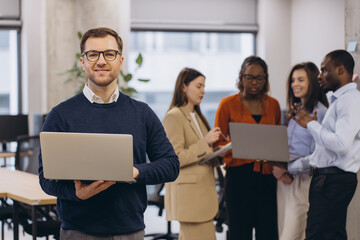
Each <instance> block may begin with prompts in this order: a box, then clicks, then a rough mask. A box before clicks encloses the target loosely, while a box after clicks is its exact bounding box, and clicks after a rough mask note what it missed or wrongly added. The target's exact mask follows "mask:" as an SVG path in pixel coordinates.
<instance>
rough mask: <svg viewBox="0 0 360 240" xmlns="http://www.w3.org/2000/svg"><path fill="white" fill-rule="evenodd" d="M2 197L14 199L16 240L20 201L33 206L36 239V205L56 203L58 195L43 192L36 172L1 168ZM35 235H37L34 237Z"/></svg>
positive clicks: (17, 237) (16, 239) (0, 190)
mask: <svg viewBox="0 0 360 240" xmlns="http://www.w3.org/2000/svg"><path fill="white" fill-rule="evenodd" d="M0 197H8V198H10V199H12V200H14V214H13V221H14V240H18V239H19V212H18V202H21V203H25V204H27V205H29V206H31V207H32V218H33V219H32V220H33V225H32V231H33V239H36V235H37V234H36V233H37V226H36V207H37V206H44V205H54V204H56V197H53V196H50V195H47V194H46V193H44V192H43V190H42V189H41V187H40V184H39V178H38V176H37V175H35V174H31V173H27V172H22V171H17V170H10V169H6V168H0ZM34 236H35V237H34Z"/></svg>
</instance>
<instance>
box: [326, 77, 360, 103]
mask: <svg viewBox="0 0 360 240" xmlns="http://www.w3.org/2000/svg"><path fill="white" fill-rule="evenodd" d="M356 87H357V86H356V83H354V82H351V83H348V84H345V85H344V86H342V87H341V88H339V89H338V90H336V91H335V92H334V94H333V95H332V96H331V101H330V102H334V101H335V100H336V99H337V98H339V97H340V96H341V95H343V94H344V93H346V92H347V91H350V90H352V89H356Z"/></svg>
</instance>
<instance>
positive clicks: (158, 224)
mask: <svg viewBox="0 0 360 240" xmlns="http://www.w3.org/2000/svg"><path fill="white" fill-rule="evenodd" d="M145 224H146V229H145V233H146V234H149V233H165V232H166V231H167V223H166V220H165V216H161V217H159V216H158V208H157V207H155V206H149V207H148V208H147V210H146V212H145ZM171 228H172V229H171V230H172V232H173V233H178V232H179V224H178V223H177V222H172V224H171ZM225 231H226V225H224V232H222V233H216V239H217V240H226V235H225ZM19 232H20V234H19V240H31V239H32V236H30V235H28V234H26V233H23V231H22V229H21V226H20V230H19ZM12 239H13V232H12V231H11V230H9V229H7V227H5V240H12ZM38 239H39V240H45V239H46V238H45V237H43V238H38ZM49 239H50V240H53V238H52V237H50V238H49ZM146 239H151V238H146Z"/></svg>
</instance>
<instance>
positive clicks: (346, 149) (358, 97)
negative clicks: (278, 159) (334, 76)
mask: <svg viewBox="0 0 360 240" xmlns="http://www.w3.org/2000/svg"><path fill="white" fill-rule="evenodd" d="M307 129H308V131H309V132H310V134H311V135H312V136H313V138H314V140H315V151H314V152H313V153H312V154H311V155H309V156H307V157H305V158H308V160H309V161H310V165H311V166H312V167H315V168H324V167H331V166H335V167H338V168H340V169H342V170H344V171H347V172H353V173H356V172H357V171H358V170H359V168H360V92H359V90H357V88H356V84H355V83H348V84H346V85H344V86H343V87H341V88H339V89H338V90H336V91H335V92H334V94H333V95H332V96H331V102H330V106H329V109H328V110H327V112H326V114H325V116H324V120H323V121H322V123H321V124H320V123H319V122H317V121H311V122H309V123H308V124H307Z"/></svg>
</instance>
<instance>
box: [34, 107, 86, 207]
mask: <svg viewBox="0 0 360 240" xmlns="http://www.w3.org/2000/svg"><path fill="white" fill-rule="evenodd" d="M61 123H62V121H61V118H60V117H59V114H58V113H57V112H56V111H55V110H52V111H51V112H50V113H49V114H48V116H47V117H46V121H45V123H44V126H43V129H42V131H44V132H63V131H64V130H63V127H62V126H61ZM69 167H70V166H69ZM38 171H39V182H40V186H41V188H42V189H43V190H44V192H46V193H47V194H49V195H52V196H55V197H57V198H61V199H65V200H73V201H81V200H80V199H78V198H77V197H76V194H75V184H74V182H73V181H55V180H49V179H46V178H44V172H43V164H42V155H41V149H40V154H39V170H38Z"/></svg>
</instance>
